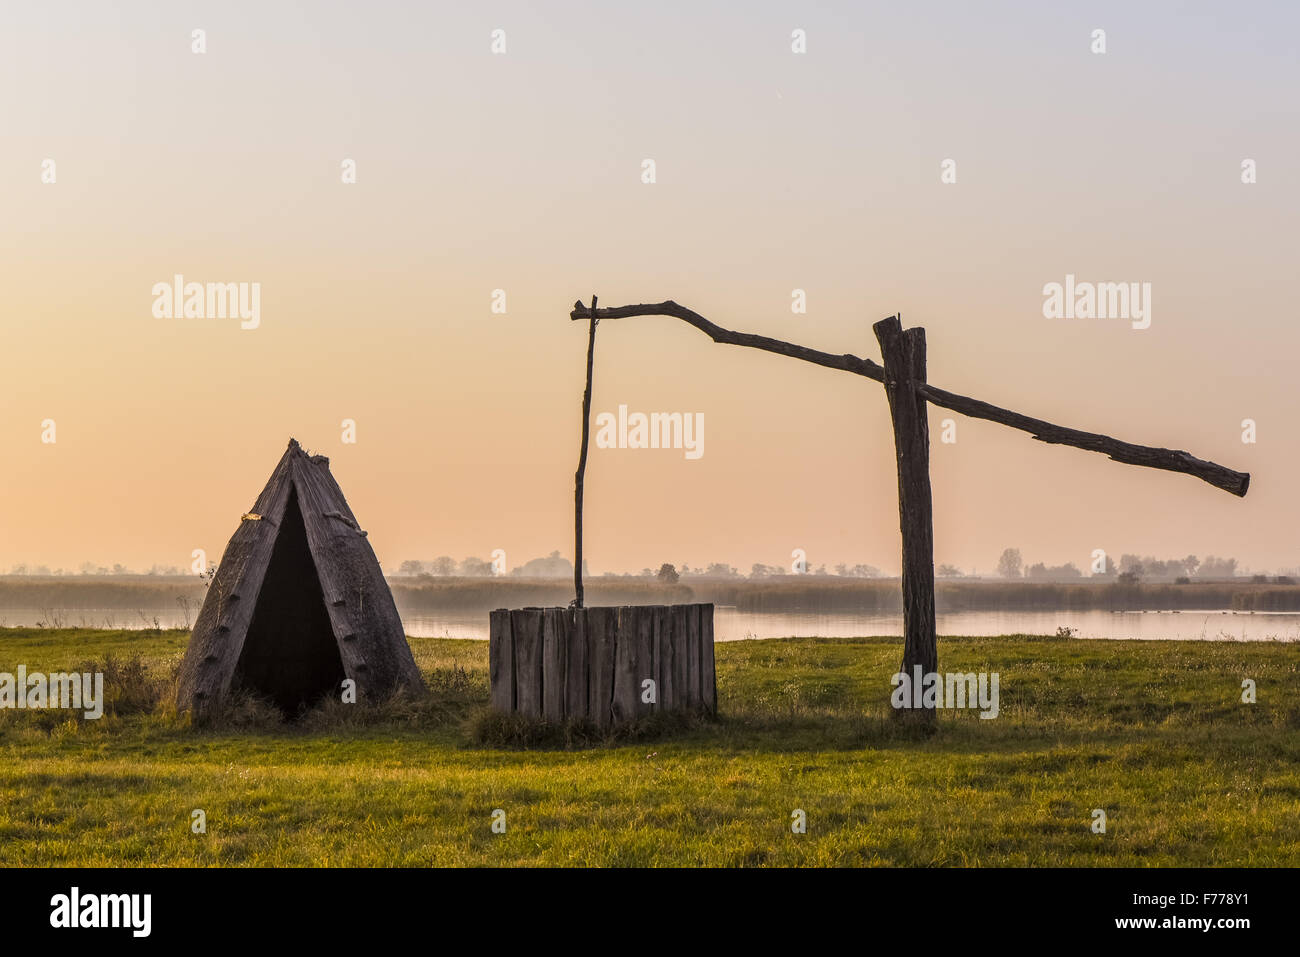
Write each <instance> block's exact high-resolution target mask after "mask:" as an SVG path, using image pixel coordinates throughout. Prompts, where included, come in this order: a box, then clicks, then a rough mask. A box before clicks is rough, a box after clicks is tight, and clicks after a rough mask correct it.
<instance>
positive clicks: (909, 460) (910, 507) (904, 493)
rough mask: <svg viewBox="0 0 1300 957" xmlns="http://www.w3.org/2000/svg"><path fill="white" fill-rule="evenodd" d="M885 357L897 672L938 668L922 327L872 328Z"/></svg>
mask: <svg viewBox="0 0 1300 957" xmlns="http://www.w3.org/2000/svg"><path fill="white" fill-rule="evenodd" d="M872 328H873V329H874V330H875V332H876V338H877V339H878V340H879V342H880V354H881V355H882V356H883V357H884V360H885V395H886V397H887V398H888V399H889V414H890V418H891V419H892V420H893V424H894V450H895V452H896V453H897V460H898V521H899V527H900V529H901V530H902V533H903V667H902V670H903V673H904V674H909V675H910V674H912V673H913V668H916V667H919V668H920V669H921V671H922V673H923V674H929V673H930V672H932V671H937V670H938V649H937V645H936V642H935V620H934V524H933V508H932V504H931V498H930V425H929V421H928V418H927V413H926V403H925V399H923V398H921V397H920V396H919V395H917V393H916V386H917V385H918V384H922V383H924V382H925V330H924V329H919V328H914V329H908V330H907V331H903V327H902V325H901V324H900V323H899V321H898V319H897V318H890V319H882V320H881V321H880V322H878V323H876V324H875V325H874V326H873V327H872ZM912 710H913V709H907V708H902V709H895V711H894V714H895V716H897V717H904V716H910V717H915V718H920V719H922V720H926V721H934V720H935V719H936V718H937V713H936V711H935V709H934V708H925V709H915V711H916V713H915V714H912V713H911V712H912Z"/></svg>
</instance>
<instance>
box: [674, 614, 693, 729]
mask: <svg viewBox="0 0 1300 957" xmlns="http://www.w3.org/2000/svg"><path fill="white" fill-rule="evenodd" d="M669 612H670V619H669V621H670V624H669V630H670V634H671V635H672V646H673V691H674V693H675V694H676V696H677V704H676V707H678V708H689V707H690V706H691V703H692V702H691V670H690V663H689V662H688V661H687V656H688V655H689V653H690V652H689V651H688V649H687V646H686V606H685V605H670V606H669Z"/></svg>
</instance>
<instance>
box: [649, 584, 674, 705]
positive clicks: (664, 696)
mask: <svg viewBox="0 0 1300 957" xmlns="http://www.w3.org/2000/svg"><path fill="white" fill-rule="evenodd" d="M654 619H655V672H656V673H657V674H658V676H659V710H660V711H671V710H673V708H675V707H677V691H676V687H677V682H676V681H675V680H674V677H673V676H674V674H675V671H676V665H675V663H674V661H673V657H674V656H673V634H672V620H673V616H672V609H671V608H670V607H669V606H668V605H655V609H654Z"/></svg>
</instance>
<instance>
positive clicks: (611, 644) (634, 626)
mask: <svg viewBox="0 0 1300 957" xmlns="http://www.w3.org/2000/svg"><path fill="white" fill-rule="evenodd" d="M634 316H670V317H672V318H675V319H680V320H682V321H683V322H685V323H688V324H689V325H692V326H694V327H695V328H697V329H699V330H700V331H701V332H703V333H704V334H705V335H707V336H708V337H709V338H710V339H712V340H713V341H714V342H719V343H725V344H727V345H735V346H747V347H749V348H752V349H761V350H763V351H764V352H772V353H775V354H777V355H782V356H787V357H789V358H792V359H801V360H803V361H804V362H811V363H813V364H814V365H820V366H824V367H826V368H828V369H838V370H840V371H843V372H851V373H853V374H855V375H860V376H865V377H866V378H868V379H873V380H875V381H876V382H879V383H881V384H882V385H884V387H885V398H886V400H887V401H888V403H889V414H890V418H891V420H892V422H893V430H894V449H895V452H896V454H897V465H898V516H899V528H900V530H901V532H902V541H903V554H902V569H903V573H902V588H903V661H902V668H901V670H902V671H903V673H905V674H912V673H913V672H914V669H915V668H917V667H919V668H920V669H921V670H922V672H923V673H926V674H928V673H930V672H936V671H938V665H939V656H938V650H937V643H936V634H935V611H934V513H933V505H932V502H931V495H930V430H929V422H928V418H927V414H926V412H927V410H926V403H927V402H928V403H931V404H933V405H937V406H940V407H942V408H945V409H950V410H951V411H953V412H960V413H962V414H963V415H968V416H971V417H973V418H977V419H985V420H987V421H989V422H997V423H999V424H1001V425H1006V426H1009V427H1011V428H1013V429H1019V430H1020V431H1022V432H1028V433H1029V434H1030V435H1032V436H1033V437H1034V438H1035V439H1037V440H1038V441H1040V442H1047V443H1049V444H1054V445H1069V446H1072V447H1074V448H1077V449H1084V450H1085V451H1089V452H1101V453H1103V454H1105V455H1108V456H1109V457H1110V458H1111V459H1112V460H1114V461H1116V462H1123V463H1126V464H1128V465H1140V466H1144V467H1146V468H1154V469H1164V470H1166V471H1170V472H1182V473H1184V474H1187V475H1191V476H1194V477H1196V478H1198V479H1200V480H1201V481H1203V482H1207V483H1209V484H1210V485H1213V486H1214V487H1215V488H1219V489H1223V490H1224V491H1226V492H1231V493H1232V494H1233V495H1236V496H1239V497H1240V496H1244V495H1245V494H1246V492H1247V490H1248V489H1249V487H1250V475H1249V474H1248V473H1245V472H1236V471H1233V470H1232V469H1229V468H1225V467H1224V466H1222V465H1217V464H1215V463H1214V462H1207V461H1205V460H1203V459H1199V458H1196V457H1195V456H1193V455H1191V454H1190V453H1188V452H1184V451H1182V450H1177V449H1161V448H1151V447H1148V446H1143V445H1135V444H1133V443H1130V442H1122V441H1120V440H1119V439H1114V438H1111V437H1110V436H1106V435H1100V434H1098V433H1094V432H1082V431H1079V430H1077V429H1068V428H1065V427H1063V426H1059V425H1053V424H1052V423H1050V422H1046V421H1044V420H1042V419H1035V418H1032V417H1030V416H1027V415H1022V414H1021V413H1019V412H1013V411H1010V410H1008V409H1003V408H999V407H998V406H995V405H991V404H989V403H987V402H983V401H981V400H979V399H972V398H969V397H967V396H964V395H958V394H957V393H954V392H948V391H947V390H945V389H940V388H938V387H937V386H934V385H931V384H930V383H929V382H928V381H927V378H926V357H925V330H924V329H923V328H921V327H919V326H918V327H913V328H911V329H904V328H903V326H902V321H901V318H900V317H899V316H897V315H895V316H890V317H889V318H886V319H882V320H881V321H879V322H877V323H876V324H875V325H874V326H873V327H872V329H873V331H874V332H875V334H876V340H877V341H878V342H879V343H880V354H881V359H882V363H876V362H873V361H872V360H870V359H863V358H861V357H859V356H855V355H849V354H845V355H834V354H832V353H828V352H820V351H818V350H816V349H809V348H807V347H806V346H801V345H796V344H794V343H790V342H784V341H782V340H780V339H772V338H769V337H767V336H759V335H753V334H751V333H744V332H733V331H731V330H730V329H724V328H722V327H721V326H718V325H715V324H714V323H712V322H710V321H709V320H708V319H705V318H704V317H703V316H701V315H699V314H698V313H696V312H693V311H692V310H690V309H687V308H686V307H685V306H681V305H678V304H677V303H675V302H673V301H672V300H668V301H666V302H659V303H649V304H639V305H628V306H615V307H606V308H598V307H597V299H596V297H595V296H592V298H591V305H590V306H587V305H584V304H583V303H582V302H581V301H578V302H575V303H574V306H573V310H572V312H571V313H570V314H569V318H570V319H571V320H575V321H577V320H582V319H585V320H587V383H586V390H585V391H584V392H583V398H582V443H581V449H580V452H579V456H578V470H577V474H576V476H575V483H574V485H575V489H574V553H575V554H574V576H573V577H574V591H575V592H576V597H575V599H574V601H573V603H572V604H571V605H570V606H569V607H568V608H524V609H515V610H510V609H498V610H496V611H494V612H492V614H491V627H490V643H489V658H490V672H491V702H492V706H493V707H494V708H496V709H498V710H501V711H504V712H510V713H517V714H521V715H524V716H528V717H532V718H538V719H544V720H549V721H563V720H567V719H574V718H576V719H585V720H589V721H591V722H593V723H594V724H596V726H597V727H602V728H605V727H610V726H612V725H617V724H621V723H625V722H628V721H631V720H634V719H635V718H637V717H640V716H644V715H648V714H651V713H654V712H656V711H670V710H678V709H695V710H701V711H706V712H710V713H714V712H716V710H717V683H716V678H715V670H714V659H713V606H712V605H711V604H694V605H628V606H621V607H610V608H599V607H598V608H587V607H585V605H584V603H583V580H582V579H583V572H582V495H583V480H584V477H585V474H586V468H587V450H588V444H589V438H590V429H591V423H590V419H591V384H592V367H593V363H594V357H595V351H596V327H597V325H598V324H599V323H600V321H601V320H602V319H626V318H631V317H634ZM647 682H653V688H654V692H655V693H654V694H653V695H647V694H646V689H647V688H648V687H651V685H648V684H647ZM647 697H650V698H653V700H647ZM894 713H895V715H897V716H898V717H900V718H910V719H912V720H918V721H920V722H923V723H930V724H932V723H934V722H936V721H937V711H936V710H935V709H934V708H933V707H930V708H926V707H922V708H916V709H900V710H896V711H895V712H894Z"/></svg>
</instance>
